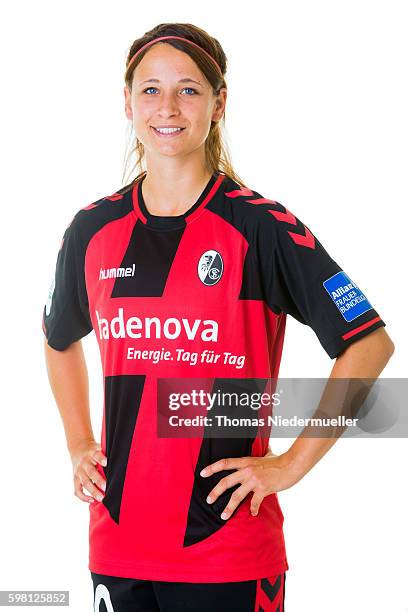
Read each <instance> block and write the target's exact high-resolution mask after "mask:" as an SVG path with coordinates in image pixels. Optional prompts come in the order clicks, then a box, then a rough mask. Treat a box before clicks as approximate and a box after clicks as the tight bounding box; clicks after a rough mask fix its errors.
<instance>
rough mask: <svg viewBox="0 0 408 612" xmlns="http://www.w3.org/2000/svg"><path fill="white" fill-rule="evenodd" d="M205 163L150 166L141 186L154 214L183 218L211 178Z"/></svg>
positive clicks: (147, 206)
mask: <svg viewBox="0 0 408 612" xmlns="http://www.w3.org/2000/svg"><path fill="white" fill-rule="evenodd" d="M211 175H212V173H211V171H210V170H209V169H208V168H207V167H206V166H205V164H200V165H199V166H198V165H197V164H195V165H193V164H191V165H190V164H186V163H184V164H183V165H182V166H180V164H178V165H176V164H174V165H173V166H171V165H167V166H166V167H165V168H164V167H162V166H161V167H159V166H158V165H157V164H148V165H147V174H146V176H145V178H144V180H143V183H142V193H143V199H144V202H145V205H146V208H147V210H148V211H149V212H150V213H151V214H152V215H164V216H173V215H182V214H184V213H185V212H186V211H187V210H188V209H189V208H190V207H191V206H192V205H193V204H194V203H195V202H196V200H197V199H198V197H199V196H200V194H201V193H202V191H203V189H204V187H205V186H206V184H207V183H208V181H209V180H210V178H211Z"/></svg>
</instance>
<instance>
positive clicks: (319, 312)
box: [257, 202, 385, 359]
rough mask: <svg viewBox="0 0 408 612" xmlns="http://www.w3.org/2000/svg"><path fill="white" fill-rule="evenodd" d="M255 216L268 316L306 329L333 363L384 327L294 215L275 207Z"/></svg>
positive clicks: (361, 295)
mask: <svg viewBox="0 0 408 612" xmlns="http://www.w3.org/2000/svg"><path fill="white" fill-rule="evenodd" d="M260 217H262V218H260V219H259V225H258V232H257V235H258V241H257V256H258V263H259V265H260V269H261V280H262V284H263V290H264V294H265V299H266V301H267V303H268V305H269V307H270V308H271V310H272V311H273V312H275V313H277V314H279V313H281V312H284V313H286V314H289V315H291V316H293V317H294V318H295V319H297V320H298V321H300V322H301V323H303V324H305V325H308V326H310V327H311V328H312V329H313V330H314V332H315V333H316V335H317V337H318V339H319V341H320V344H321V345H322V346H323V348H324V349H325V351H326V352H327V354H328V355H329V357H331V358H332V359H333V358H335V357H337V356H339V354H340V353H341V352H342V351H343V350H344V349H345V348H346V347H347V346H348V345H349V344H351V343H352V342H354V341H356V340H358V339H360V338H362V337H363V336H365V335H367V334H369V333H371V332H372V331H374V330H376V329H378V328H379V327H383V326H385V323H384V321H383V320H382V318H381V317H380V316H379V314H378V313H377V311H376V310H375V309H374V307H373V305H372V304H371V302H370V301H369V300H368V298H367V297H366V295H365V294H364V293H363V292H362V291H361V289H360V288H359V285H357V284H356V282H354V279H353V280H352V279H351V278H350V277H349V276H348V274H347V273H346V272H345V271H344V270H343V269H342V267H341V266H340V265H339V264H338V263H337V262H336V261H334V260H333V259H332V258H331V257H330V255H329V253H328V252H327V251H326V249H325V248H324V247H323V245H322V244H321V243H320V242H319V240H318V239H317V238H316V236H314V234H313V233H312V232H311V230H310V229H309V228H308V227H307V226H306V225H304V224H303V223H302V222H301V221H300V220H299V219H298V218H297V217H296V216H295V215H294V214H293V213H291V212H290V211H289V210H288V209H287V208H286V207H284V206H283V205H282V204H280V203H279V202H276V203H275V205H273V206H272V207H271V208H270V209H268V210H266V209H264V210H263V211H262V214H261V215H260Z"/></svg>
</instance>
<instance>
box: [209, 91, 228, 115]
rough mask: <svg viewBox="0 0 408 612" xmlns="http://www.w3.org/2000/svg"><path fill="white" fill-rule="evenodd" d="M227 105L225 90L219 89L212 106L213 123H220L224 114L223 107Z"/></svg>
mask: <svg viewBox="0 0 408 612" xmlns="http://www.w3.org/2000/svg"><path fill="white" fill-rule="evenodd" d="M226 103H227V88H226V87H223V88H222V89H220V91H219V93H218V95H217V98H216V101H215V106H214V111H213V114H212V120H213V121H220V120H221V119H222V117H223V115H224V113H225V106H226Z"/></svg>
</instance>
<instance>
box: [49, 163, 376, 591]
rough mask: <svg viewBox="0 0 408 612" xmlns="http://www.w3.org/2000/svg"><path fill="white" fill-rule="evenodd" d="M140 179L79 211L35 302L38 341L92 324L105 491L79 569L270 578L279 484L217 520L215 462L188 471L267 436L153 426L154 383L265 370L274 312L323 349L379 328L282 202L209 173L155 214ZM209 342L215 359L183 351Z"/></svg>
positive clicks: (280, 547) (276, 332) (272, 374)
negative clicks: (255, 509) (183, 205)
mask: <svg viewBox="0 0 408 612" xmlns="http://www.w3.org/2000/svg"><path fill="white" fill-rule="evenodd" d="M142 182H143V177H142V179H141V180H139V181H138V182H137V183H134V184H130V185H128V186H126V187H124V188H122V189H120V190H119V191H118V192H115V193H114V194H113V195H110V196H107V197H104V198H102V199H100V200H98V201H96V202H94V203H92V204H89V205H88V206H86V207H84V208H82V209H80V210H78V212H77V213H76V214H75V216H74V218H73V219H72V221H71V223H70V225H69V226H68V227H67V228H66V230H65V233H64V236H63V240H62V244H61V247H60V250H59V253H58V258H57V263H56V270H55V278H54V282H53V284H52V286H51V288H50V293H49V296H48V301H47V304H46V305H45V307H44V313H43V330H44V333H45V336H46V338H47V341H48V344H49V345H50V346H51V347H53V348H54V349H56V350H64V349H65V348H66V347H68V346H69V345H70V344H71V343H72V342H74V341H76V340H79V339H80V338H82V337H84V336H85V335H86V334H88V333H89V332H91V331H92V330H94V331H95V334H96V339H97V342H98V345H99V349H100V354H101V359H102V367H103V375H104V407H103V421H102V434H101V445H102V451H103V452H104V453H105V454H106V456H107V458H108V464H107V466H106V467H105V468H102V467H101V466H98V469H100V470H101V473H104V474H105V477H106V480H107V487H106V492H105V497H104V499H103V501H102V502H97V501H95V502H93V503H92V504H90V506H89V509H90V528H89V545H90V554H89V569H90V570H91V571H93V572H95V573H99V574H105V575H106V574H108V575H114V576H122V577H129V578H140V579H148V580H165V581H181V582H185V581H187V582H227V581H242V580H253V579H257V578H261V577H265V576H270V575H273V574H279V573H282V572H284V571H286V570H287V569H288V563H287V559H286V553H285V542H284V536H283V520H284V518H283V515H282V512H281V508H280V505H279V501H278V498H277V495H276V494H271V495H268V496H267V497H266V498H265V499H264V501H263V503H262V504H261V506H260V509H259V513H258V515H257V516H255V517H254V516H252V515H251V514H250V510H249V508H250V496H247V497H246V498H245V499H244V500H243V501H242V502H241V504H240V505H239V506H238V508H237V509H236V511H235V512H234V513H233V515H232V516H231V518H229V519H228V520H227V521H224V520H223V519H221V518H220V514H221V511H222V510H223V509H224V508H225V506H226V505H227V503H228V500H229V498H230V496H231V493H232V491H233V489H228V490H227V491H226V492H225V493H223V494H222V495H221V496H220V497H219V498H218V499H217V500H216V502H215V503H214V504H211V505H210V504H207V503H206V497H207V494H208V493H209V491H210V490H211V489H212V488H213V487H214V486H215V484H216V482H218V480H220V479H221V478H222V477H223V476H225V472H219V473H217V474H214V475H213V476H212V477H210V479H205V478H202V477H201V476H200V471H201V469H202V468H203V467H205V466H207V465H209V464H211V463H214V462H215V461H217V460H218V459H221V458H225V457H240V456H263V455H264V454H265V453H266V451H267V447H268V439H267V438H265V437H260V436H257V435H255V436H253V437H248V438H233V439H224V438H220V439H211V438H208V437H204V436H203V437H202V438H200V437H196V438H161V437H158V435H157V411H156V395H157V380H158V379H159V378H183V377H184V378H189V377H200V378H202V377H206V378H207V379H209V380H211V379H214V380H216V379H220V378H222V379H232V378H241V379H244V378H248V379H249V378H252V379H263V378H265V379H270V378H276V377H277V376H278V371H279V364H280V359H281V352H282V346H283V338H284V331H285V322H286V315H287V314H290V315H292V316H293V317H295V318H296V319H297V320H298V321H300V322H301V323H303V324H306V325H309V326H310V327H311V328H312V329H313V330H314V332H315V333H316V335H317V337H318V339H319V341H320V343H321V344H322V346H323V348H324V349H325V351H326V352H327V353H328V355H329V356H330V357H331V358H334V357H337V356H338V355H339V354H340V353H341V352H342V351H343V350H344V349H345V348H346V347H347V346H348V345H349V344H350V343H352V342H353V341H355V340H358V339H359V338H362V337H363V336H365V335H366V334H368V333H370V332H372V331H374V330H375V329H377V328H379V327H381V326H383V325H385V323H384V322H383V321H382V319H381V318H380V317H379V315H378V314H377V312H376V311H375V310H374V308H373V307H372V305H371V304H370V302H369V301H368V300H367V298H366V296H365V295H364V294H363V293H362V292H361V290H360V289H359V288H358V287H357V285H356V284H355V283H354V282H353V281H352V280H351V279H350V278H349V277H348V276H347V275H346V274H345V273H344V272H343V270H342V269H341V267H340V266H339V265H338V264H337V263H336V262H335V261H334V260H333V259H332V258H331V257H330V256H329V254H328V253H327V251H326V250H325V249H324V248H323V246H322V244H321V243H320V242H319V241H318V239H317V238H316V237H315V236H314V235H313V233H312V232H311V231H310V229H309V228H308V227H307V226H306V225H304V224H303V223H302V222H301V221H300V220H299V219H298V218H297V217H296V216H295V215H294V214H293V213H292V212H290V211H289V210H288V209H287V208H286V207H285V206H283V205H282V204H281V203H279V202H276V201H274V200H270V199H268V198H265V197H263V196H262V195H261V194H260V193H258V192H257V191H255V190H253V189H247V188H245V189H243V188H241V187H240V186H239V185H238V184H237V183H235V182H234V181H233V180H232V179H230V178H229V177H227V176H225V175H224V174H222V173H219V172H216V173H214V174H213V176H212V177H211V179H210V180H209V182H208V184H207V185H206V187H205V189H204V190H203V192H202V193H201V195H200V197H199V198H198V200H197V201H196V202H195V204H194V205H193V206H191V208H190V209H189V210H188V211H187V212H186V213H185V214H183V215H178V216H167V217H162V216H157V215H152V214H150V213H149V211H148V210H147V208H146V206H145V203H144V201H143V194H142V190H141V185H142ZM209 349H210V350H213V351H215V353H216V354H218V355H220V358H219V359H218V361H216V362H208V361H205V362H201V361H200V360H198V361H197V362H195V363H194V362H192V361H191V360H188V359H183V355H185V354H187V353H188V354H190V353H193V352H195V353H197V354H201V353H203V351H205V350H209ZM215 386H216V384H215Z"/></svg>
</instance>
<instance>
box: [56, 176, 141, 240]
mask: <svg viewBox="0 0 408 612" xmlns="http://www.w3.org/2000/svg"><path fill="white" fill-rule="evenodd" d="M132 210H133V202H132V184H130V185H127V186H125V187H122V188H120V189H118V190H116V191H113V192H111V193H109V194H107V195H105V196H103V197H101V198H98V199H97V200H94V201H92V202H90V203H88V204H85V205H84V206H82V207H81V208H79V209H76V211H75V213H74V216H73V217H72V219H71V221H70V222H69V224H68V225H67V226H66V229H65V234H64V236H65V235H66V234H73V235H75V236H76V237H77V238H78V239H79V240H81V242H83V243H85V244H87V243H88V242H89V240H90V239H91V238H92V236H93V235H94V234H95V233H96V232H98V231H99V230H100V229H102V227H104V226H105V225H106V224H107V223H110V222H113V221H116V220H118V219H120V218H122V217H124V216H126V215H128V214H129V213H130V212H132Z"/></svg>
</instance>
